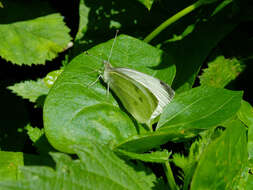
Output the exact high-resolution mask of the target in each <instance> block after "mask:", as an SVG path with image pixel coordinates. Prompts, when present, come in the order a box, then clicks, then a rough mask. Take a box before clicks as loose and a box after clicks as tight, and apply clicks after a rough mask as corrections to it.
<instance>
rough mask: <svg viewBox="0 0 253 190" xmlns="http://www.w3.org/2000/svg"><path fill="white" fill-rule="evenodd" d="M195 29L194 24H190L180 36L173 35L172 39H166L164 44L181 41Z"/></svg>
mask: <svg viewBox="0 0 253 190" xmlns="http://www.w3.org/2000/svg"><path fill="white" fill-rule="evenodd" d="M194 29H195V24H191V25H189V26H187V27H186V28H185V30H184V31H183V32H182V34H180V35H176V34H174V35H173V37H172V38H171V39H168V40H167V41H165V42H164V43H167V42H176V41H179V40H182V39H184V38H185V37H186V36H188V35H189V34H191V33H192V32H193V30H194Z"/></svg>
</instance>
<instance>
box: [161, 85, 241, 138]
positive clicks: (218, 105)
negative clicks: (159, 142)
mask: <svg viewBox="0 0 253 190" xmlns="http://www.w3.org/2000/svg"><path fill="white" fill-rule="evenodd" d="M241 99H242V92H237V91H230V90H225V89H219V88H211V87H198V88H193V89H192V90H189V91H186V92H184V93H181V94H179V95H178V96H176V97H175V98H174V99H173V100H172V102H171V103H170V104H168V105H167V106H166V107H165V109H164V112H163V113H162V115H161V117H160V120H159V122H158V125H157V129H158V130H172V131H173V130H174V131H175V132H176V131H177V132H178V133H185V132H186V131H191V132H194V131H196V132H197V133H198V132H199V131H201V130H205V129H208V128H210V127H214V126H217V125H219V124H221V123H222V122H224V121H226V120H227V119H229V118H230V117H232V116H233V115H235V114H236V112H237V111H238V109H239V108H240V104H241Z"/></svg>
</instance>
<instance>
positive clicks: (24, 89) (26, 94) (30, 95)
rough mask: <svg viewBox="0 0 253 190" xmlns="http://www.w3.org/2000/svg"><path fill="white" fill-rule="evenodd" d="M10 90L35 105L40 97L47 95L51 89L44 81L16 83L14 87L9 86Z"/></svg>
mask: <svg viewBox="0 0 253 190" xmlns="http://www.w3.org/2000/svg"><path fill="white" fill-rule="evenodd" d="M8 89H10V90H12V92H13V93H15V94H17V95H18V96H21V97H22V98H24V99H28V100H29V101H30V102H33V103H35V102H36V101H37V100H38V98H39V97H41V96H45V95H47V94H48V91H49V88H48V87H47V86H46V85H45V83H44V82H43V80H42V79H38V80H37V81H33V80H30V81H24V82H20V83H16V84H14V85H13V86H9V87H8Z"/></svg>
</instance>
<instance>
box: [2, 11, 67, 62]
mask: <svg viewBox="0 0 253 190" xmlns="http://www.w3.org/2000/svg"><path fill="white" fill-rule="evenodd" d="M68 32H69V29H68V28H67V27H66V26H65V25H64V23H63V18H62V17H61V16H60V15H59V14H52V15H47V16H44V17H40V18H36V19H33V20H28V21H22V22H21V21H20V22H15V23H11V24H1V25H0V39H1V44H0V55H1V57H3V58H4V59H6V60H8V61H11V62H12V63H15V64H17V65H22V64H25V65H32V64H45V62H46V61H47V60H52V59H53V58H55V57H56V56H57V54H58V53H59V52H61V51H63V50H64V49H65V48H66V47H67V45H68V43H69V42H70V39H71V38H70V36H69V35H68Z"/></svg>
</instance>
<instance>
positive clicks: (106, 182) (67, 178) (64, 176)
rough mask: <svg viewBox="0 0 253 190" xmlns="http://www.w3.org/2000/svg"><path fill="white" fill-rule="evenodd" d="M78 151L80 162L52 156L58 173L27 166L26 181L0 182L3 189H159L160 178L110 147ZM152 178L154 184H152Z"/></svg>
mask: <svg viewBox="0 0 253 190" xmlns="http://www.w3.org/2000/svg"><path fill="white" fill-rule="evenodd" d="M75 150H76V152H77V155H78V157H79V159H78V160H72V159H71V158H70V157H69V156H67V155H65V154H62V153H52V154H51V155H52V157H53V159H54V160H55V162H56V170H53V169H52V168H48V167H36V166H33V167H32V166H30V167H23V168H22V172H23V175H24V178H23V179H22V180H20V181H17V182H0V189H1V190H2V189H4V190H9V189H17V188H18V189H26V190H34V189H38V190H39V189H45V188H46V189H49V190H50V189H52V190H58V189H62V188H64V189H77V190H78V189H112V190H113V189H115V190H116V189H131V190H134V189H138V190H139V189H145V190H147V189H154V188H155V182H156V179H155V178H154V176H153V174H146V173H140V172H137V171H136V170H135V169H133V168H132V167H131V166H129V165H127V164H126V163H124V162H123V161H122V160H120V159H119V158H118V157H117V156H116V155H115V154H114V153H113V152H112V151H111V150H110V149H109V148H108V147H106V146H101V145H96V144H92V143H86V146H84V147H79V148H78V149H75ZM144 172H145V171H144ZM151 177H152V178H151ZM150 179H153V180H154V181H152V182H151V181H150Z"/></svg>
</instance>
